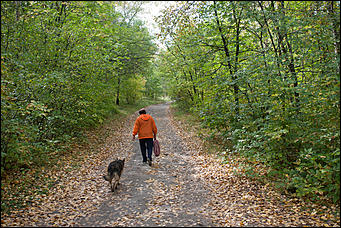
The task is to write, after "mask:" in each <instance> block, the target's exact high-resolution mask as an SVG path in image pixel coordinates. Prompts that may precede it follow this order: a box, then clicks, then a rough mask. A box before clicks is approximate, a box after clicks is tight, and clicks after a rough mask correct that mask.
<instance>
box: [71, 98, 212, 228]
mask: <svg viewBox="0 0 341 228" xmlns="http://www.w3.org/2000/svg"><path fill="white" fill-rule="evenodd" d="M168 107H169V105H167V104H160V105H152V106H149V107H148V108H147V109H146V110H147V113H149V114H151V115H152V116H153V118H154V119H155V122H156V125H157V127H158V140H159V142H160V146H161V155H160V156H159V157H155V156H154V157H153V165H152V166H151V167H150V166H148V165H143V164H142V156H141V152H140V148H139V144H138V140H135V141H134V142H131V143H132V144H133V148H132V151H131V156H130V157H129V158H128V161H127V162H126V165H125V169H124V172H123V174H122V177H121V185H120V186H119V188H118V190H117V191H116V192H114V193H111V192H109V188H108V187H107V186H106V187H107V192H105V194H104V195H103V197H104V198H105V199H106V200H105V201H104V202H103V203H102V205H101V206H100V207H99V208H98V211H97V212H96V213H94V214H92V215H89V216H87V217H84V218H81V219H79V221H77V222H76V224H75V225H76V226H116V225H121V226H161V225H162V226H212V225H213V224H212V222H211V221H210V219H209V217H208V215H207V214H206V213H204V212H203V210H202V209H203V205H204V204H205V203H207V202H208V197H209V194H208V192H207V190H205V189H204V187H203V184H202V183H201V182H200V181H199V179H197V178H196V177H195V170H193V169H192V168H191V167H192V166H191V165H190V163H189V162H188V159H190V155H189V154H188V153H186V150H184V148H183V145H182V141H181V139H180V138H179V137H178V136H177V135H176V130H175V129H174V127H173V126H172V124H171V122H170V118H169V115H168ZM132 124H133V123H130V125H129V126H127V129H128V131H129V132H131V128H132V126H133V125H132ZM128 134H129V133H128ZM129 139H130V138H129ZM108 162H109V161H108Z"/></svg>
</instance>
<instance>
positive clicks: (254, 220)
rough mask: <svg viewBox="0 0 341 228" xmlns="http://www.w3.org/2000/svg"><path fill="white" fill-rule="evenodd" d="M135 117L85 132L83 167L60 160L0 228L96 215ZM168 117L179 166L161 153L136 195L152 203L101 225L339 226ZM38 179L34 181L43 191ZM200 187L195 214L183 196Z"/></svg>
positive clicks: (166, 143)
mask: <svg viewBox="0 0 341 228" xmlns="http://www.w3.org/2000/svg"><path fill="white" fill-rule="evenodd" d="M135 117H136V116H135V115H131V116H130V117H128V118H126V119H125V120H121V121H119V120H115V121H111V122H109V123H107V124H106V125H104V126H103V127H102V128H100V129H99V130H98V131H97V132H89V133H88V138H89V144H88V145H87V146H78V145H75V146H74V147H73V150H81V151H85V152H81V153H80V154H81V156H82V161H81V162H78V163H76V162H75V158H74V157H72V158H70V157H66V158H65V159H64V160H63V161H59V164H60V165H61V167H62V168H61V169H50V170H43V172H42V175H43V176H44V177H45V178H48V179H49V180H50V182H49V183H54V185H53V187H52V188H51V189H50V190H49V191H48V193H47V194H36V193H35V194H36V195H35V196H34V197H33V200H32V196H29V195H28V196H25V198H24V199H23V200H27V201H29V200H31V201H32V202H31V203H30V204H29V206H27V207H25V208H21V209H20V208H18V209H15V210H12V211H11V213H2V218H1V225H2V226H78V225H79V224H78V223H77V222H76V221H78V220H79V218H82V217H83V218H84V217H87V216H91V215H93V214H95V213H96V212H99V208H100V205H101V204H103V202H104V201H105V200H106V199H107V198H108V197H112V196H111V195H110V193H108V186H107V185H106V184H104V183H103V180H102V175H103V172H104V171H105V169H106V167H107V164H108V161H109V160H110V159H109V158H115V157H127V158H128V160H129V158H130V156H131V154H130V152H131V151H132V145H131V142H130V140H127V139H130V138H131V129H130V128H131V126H132V123H133V121H134V119H135ZM168 118H169V119H170V125H171V126H172V127H173V128H174V129H175V132H176V133H175V134H176V135H177V136H179V138H181V143H182V144H183V145H184V146H183V148H182V149H183V150H186V151H184V153H183V154H181V159H183V160H184V161H186V162H187V163H181V161H180V163H179V164H178V165H177V166H175V167H174V166H172V165H171V164H167V163H161V162H160V161H162V160H166V159H169V161H178V159H179V156H178V155H177V154H174V153H170V152H169V151H167V150H162V153H163V154H162V156H163V157H162V158H161V159H160V161H159V162H158V161H156V162H155V163H154V164H153V168H152V169H149V170H146V173H148V174H149V175H150V178H148V179H146V180H145V181H144V184H145V185H146V186H142V187H139V188H137V191H144V190H145V188H146V187H148V188H150V189H152V193H151V195H152V198H151V200H150V201H149V202H148V203H147V205H145V206H146V207H147V208H145V209H144V208H135V210H133V211H130V212H128V211H124V208H123V207H121V206H120V205H119V204H118V203H117V202H115V201H114V200H112V202H110V203H111V204H112V205H114V206H116V209H117V210H118V211H120V216H119V217H118V218H117V219H116V220H113V221H108V222H106V224H105V226H140V225H143V224H154V225H156V226H174V224H175V221H176V219H178V220H179V221H182V222H183V223H181V226H202V225H203V221H202V220H200V219H199V218H203V217H205V218H206V217H207V218H208V219H210V220H212V224H211V225H214V226H327V227H328V226H340V217H339V214H337V215H335V214H333V212H334V211H336V210H337V208H332V207H329V208H328V207H326V206H321V205H315V204H312V203H307V202H303V201H301V200H299V199H296V198H289V197H287V196H285V195H282V194H280V193H278V192H276V191H275V190H273V189H272V188H271V186H270V185H269V184H267V185H264V184H261V183H258V182H256V181H253V180H250V179H249V178H247V177H246V176H245V175H243V170H242V169H241V168H240V165H239V161H238V159H236V158H232V157H231V158H230V160H229V162H228V163H222V160H220V158H219V157H217V156H215V155H213V154H208V153H206V152H205V150H206V148H205V143H204V140H202V139H201V138H200V137H199V136H198V134H197V131H196V130H195V129H193V128H192V129H191V128H189V127H188V125H186V123H184V122H181V121H180V120H176V119H175V118H173V115H172V112H171V111H169V112H168ZM104 136H105V137H104ZM160 136H161V139H160V141H162V142H163V143H162V144H161V146H162V147H163V149H165V148H168V147H170V146H171V145H178V144H179V142H174V141H172V140H171V139H170V138H171V137H168V136H167V133H164V135H160ZM172 159H173V160H172ZM76 164H77V165H76ZM181 164H186V165H187V166H181ZM188 165H190V167H191V168H189V167H188ZM161 168H164V169H166V170H167V171H168V172H167V175H164V178H163V179H162V178H155V177H160V175H162V172H161ZM186 172H188V173H187V174H186V175H185V174H184V173H186ZM32 175H33V173H32ZM153 175H159V176H153ZM170 178H172V180H171V181H170V180H169V179H170ZM39 180H40V179H39V178H38V181H37V182H36V183H35V182H34V181H33V183H35V184H39V185H44V184H45V185H46V183H44V182H42V181H41V180H40V181H39ZM42 180H44V178H43V179H42ZM130 183H132V182H127V183H126V185H127V186H129V184H130ZM196 183H202V185H197V184H196ZM16 184H17V182H14V181H13V183H12V184H11V185H9V187H8V189H7V188H6V187H5V188H4V189H2V190H4V191H3V192H5V194H2V197H14V196H11V195H10V194H9V191H10V190H11V189H10V187H12V188H13V187H15V185H16ZM201 186H204V188H205V189H206V190H208V191H209V193H208V194H207V192H206V193H205V194H204V193H202V197H203V198H204V197H205V201H204V200H202V201H203V202H205V203H204V204H203V206H202V207H201V208H199V209H198V208H195V207H193V208H191V207H189V206H188V205H191V203H190V202H189V201H191V200H193V199H190V198H189V197H188V195H185V194H184V191H185V192H186V191H188V190H190V191H193V193H194V192H196V193H197V194H198V195H199V196H200V191H203V190H202V189H200V188H201ZM190 193H191V192H189V194H190ZM116 197H118V198H119V199H120V200H121V201H127V202H129V200H134V199H132V198H131V196H130V195H129V194H128V193H125V194H121V195H120V196H116ZM186 197H187V198H186ZM199 200H201V199H199ZM185 204H186V205H185ZM307 208H309V209H307ZM99 213H100V212H99Z"/></svg>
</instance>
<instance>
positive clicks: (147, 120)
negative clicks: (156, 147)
mask: <svg viewBox="0 0 341 228" xmlns="http://www.w3.org/2000/svg"><path fill="white" fill-rule="evenodd" d="M139 114H140V116H139V117H137V118H136V121H135V124H134V129H133V140H135V136H136V135H138V138H139V142H140V148H141V153H142V162H143V164H146V163H147V161H148V164H149V166H152V152H153V138H154V140H156V134H157V127H156V124H155V121H154V119H153V117H152V116H151V115H149V114H147V112H146V110H145V109H144V108H142V109H140V110H139ZM146 150H147V151H148V157H147V154H146Z"/></svg>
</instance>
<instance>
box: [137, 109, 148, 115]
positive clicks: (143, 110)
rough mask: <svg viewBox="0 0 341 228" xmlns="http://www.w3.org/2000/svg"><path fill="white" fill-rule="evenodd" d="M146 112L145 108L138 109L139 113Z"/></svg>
mask: <svg viewBox="0 0 341 228" xmlns="http://www.w3.org/2000/svg"><path fill="white" fill-rule="evenodd" d="M146 113H147V112H146V110H145V109H140V111H139V114H140V115H141V114H146Z"/></svg>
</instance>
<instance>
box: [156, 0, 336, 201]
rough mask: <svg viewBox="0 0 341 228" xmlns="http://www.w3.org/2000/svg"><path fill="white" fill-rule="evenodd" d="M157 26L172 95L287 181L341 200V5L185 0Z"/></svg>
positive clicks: (307, 193) (303, 192)
mask: <svg viewBox="0 0 341 228" xmlns="http://www.w3.org/2000/svg"><path fill="white" fill-rule="evenodd" d="M158 22H159V26H160V29H161V31H162V32H163V33H162V34H160V37H161V39H162V40H163V41H164V45H165V46H166V48H167V50H164V52H163V53H162V55H160V59H159V62H160V63H159V68H160V72H161V73H162V75H163V78H164V80H165V81H166V82H167V86H166V89H167V93H169V94H170V96H171V97H172V99H174V100H176V102H177V103H178V104H179V105H181V107H182V108H183V109H187V110H190V111H192V113H193V114H196V115H198V116H200V117H201V119H202V123H203V124H204V126H205V127H208V128H209V129H211V130H212V132H213V133H214V134H219V135H220V136H221V138H223V139H224V140H226V142H225V143H226V145H227V146H226V147H228V149H229V151H233V152H237V153H239V154H241V155H243V156H245V157H246V158H248V159H250V160H257V161H260V162H262V163H264V164H267V165H268V166H269V167H271V169H272V170H273V172H270V173H269V176H271V175H272V176H274V177H277V178H278V179H279V180H278V182H279V185H284V186H286V188H288V189H289V188H290V189H295V194H297V195H300V196H302V197H306V198H310V199H312V200H319V199H325V197H327V198H329V199H330V200H332V201H334V202H339V200H340V181H339V179H340V149H339V148H340V76H339V71H340V3H339V2H290V1H285V2H271V1H265V2H246V1H244V2H243V1H242V2H236V1H233V2H230V1H213V2H181V3H179V4H178V5H177V6H176V7H174V8H171V9H168V11H165V14H164V15H163V16H162V17H160V18H159V20H158ZM231 142H232V144H231ZM231 145H233V146H231Z"/></svg>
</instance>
